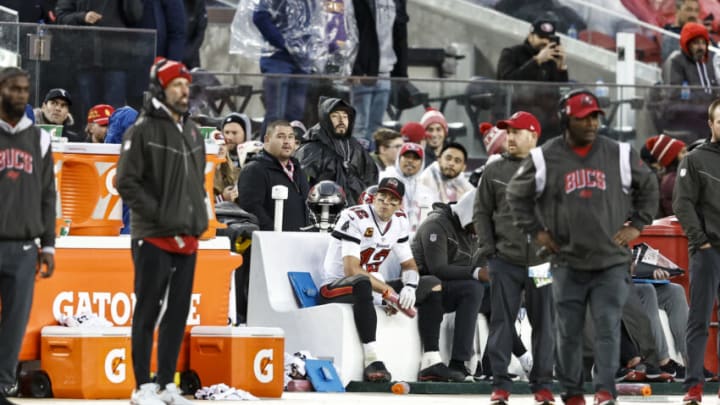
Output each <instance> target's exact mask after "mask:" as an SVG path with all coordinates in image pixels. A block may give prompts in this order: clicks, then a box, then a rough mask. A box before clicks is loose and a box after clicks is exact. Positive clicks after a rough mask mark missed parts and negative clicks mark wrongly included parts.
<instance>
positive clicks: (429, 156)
mask: <svg viewBox="0 0 720 405" xmlns="http://www.w3.org/2000/svg"><path fill="white" fill-rule="evenodd" d="M420 125H422V126H423V128H425V133H426V139H427V146H425V165H426V166H429V165H431V164H433V163H435V161H436V160H437V157H438V156H440V152H442V150H443V148H444V147H445V140H446V139H447V136H448V123H447V120H446V119H445V115H443V113H441V112H440V111H438V110H436V109H435V108H432V107H429V108H428V109H427V111H425V114H423V116H422V118H420ZM415 136H417V135H415Z"/></svg>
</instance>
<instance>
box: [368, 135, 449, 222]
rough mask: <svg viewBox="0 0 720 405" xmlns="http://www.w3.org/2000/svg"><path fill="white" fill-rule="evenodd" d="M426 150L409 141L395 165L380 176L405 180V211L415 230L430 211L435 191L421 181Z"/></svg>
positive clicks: (401, 149)
mask: <svg viewBox="0 0 720 405" xmlns="http://www.w3.org/2000/svg"><path fill="white" fill-rule="evenodd" d="M424 158H425V151H424V150H423V148H422V146H420V145H418V144H416V143H412V142H408V143H405V144H403V145H402V146H401V147H400V151H399V153H398V155H397V158H396V159H395V164H394V166H390V167H388V168H387V169H386V170H385V171H383V172H382V173H381V174H380V178H381V179H383V178H385V177H393V178H397V179H399V180H400V181H402V182H403V185H405V194H404V196H403V205H402V207H403V211H405V214H406V215H407V217H408V222H409V223H410V230H411V231H413V232H414V231H415V230H416V229H417V228H418V226H420V223H421V222H422V221H423V220H425V217H426V216H427V214H428V213H429V212H430V210H431V207H432V203H433V201H434V198H435V192H434V191H433V190H432V189H430V188H428V187H427V186H425V185H424V184H423V183H422V182H421V181H420V174H421V172H422V169H423V166H424V164H423V160H424Z"/></svg>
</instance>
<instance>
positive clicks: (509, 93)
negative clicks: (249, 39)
mask: <svg viewBox="0 0 720 405" xmlns="http://www.w3.org/2000/svg"><path fill="white" fill-rule="evenodd" d="M193 78H194V79H193V80H194V81H193V84H192V86H191V97H190V98H191V100H190V105H191V114H192V115H193V116H195V117H197V118H198V120H199V121H200V122H201V123H204V124H206V125H216V124H217V122H218V121H219V119H220V117H222V116H223V115H225V114H227V113H229V112H231V111H236V112H243V113H245V114H248V116H249V117H250V118H251V119H252V120H253V131H254V137H255V138H259V134H260V131H261V126H262V121H263V117H264V115H265V112H266V110H267V109H268V107H269V109H271V110H274V111H279V110H280V109H281V108H283V106H284V105H286V104H287V103H281V102H280V101H281V100H282V98H283V94H285V93H284V90H283V89H286V88H284V87H282V86H278V85H277V83H278V82H283V81H284V82H285V83H286V84H289V83H293V85H295V86H301V87H303V88H304V89H305V92H304V96H303V97H302V100H301V101H302V106H303V111H302V112H301V115H300V116H299V117H298V116H287V115H286V116H285V118H287V119H298V120H300V121H301V122H303V123H304V124H305V126H306V127H307V128H310V127H311V126H313V125H315V124H316V123H317V122H318V103H319V100H320V98H321V97H339V98H343V99H344V100H346V101H348V102H351V100H352V98H351V94H352V85H351V83H352V79H338V78H337V77H314V76H313V77H310V76H269V75H268V76H266V77H263V76H262V75H238V74H228V73H210V72H197V73H193ZM264 83H265V85H266V91H265V92H264V90H263V89H264V87H263V85H264ZM408 84H409V85H408ZM391 88H392V91H391V97H390V102H389V105H388V107H387V109H386V112H385V115H384V119H383V126H385V127H389V128H393V129H396V130H399V129H400V128H401V126H402V125H403V124H405V123H407V122H410V121H420V119H421V117H422V115H423V113H424V112H425V110H426V108H427V107H433V108H435V109H437V110H439V111H441V112H442V113H443V114H444V115H445V117H446V119H447V121H448V123H449V125H448V126H449V138H450V139H451V140H454V141H458V142H460V143H463V144H464V145H465V146H466V147H467V148H468V152H469V154H470V157H471V158H472V159H474V160H475V159H478V158H483V157H484V156H485V155H486V154H485V149H484V146H483V143H482V137H481V135H480V130H479V128H478V126H479V124H480V123H482V122H491V123H495V122H497V121H498V120H501V119H504V118H506V117H509V116H510V115H511V114H512V113H513V112H515V111H517V110H526V111H529V112H532V113H533V114H535V115H536V116H537V117H538V119H539V120H540V122H541V125H542V127H543V128H542V140H545V139H548V138H550V137H553V136H557V135H558V134H560V133H561V128H560V120H559V118H558V103H559V100H560V97H561V96H562V95H564V94H566V93H567V92H568V91H570V90H572V89H576V88H586V89H588V90H590V91H592V92H593V93H594V94H596V95H598V96H599V98H600V105H601V106H602V108H603V110H604V112H605V115H604V116H603V117H602V119H601V128H600V132H601V133H603V134H605V135H607V136H610V137H612V138H614V139H617V140H620V141H626V142H630V143H632V144H633V145H634V146H635V147H636V148H638V149H639V148H640V147H641V146H642V144H643V143H644V142H645V140H646V139H647V138H649V137H651V136H654V135H657V134H660V133H663V132H664V133H667V134H670V135H672V136H675V137H677V138H680V139H682V140H683V141H685V142H687V143H690V142H692V141H694V140H696V139H699V138H702V137H707V136H709V134H710V133H709V129H708V125H707V107H708V105H709V104H710V102H711V101H712V100H713V99H714V98H715V97H716V96H717V94H714V93H712V94H708V93H706V92H704V90H703V89H702V88H700V87H692V86H661V85H657V86H621V85H613V84H609V83H608V84H603V85H602V86H598V85H597V84H595V83H586V84H583V83H562V84H551V83H532V82H507V81H493V80H479V79H478V80H469V81H462V80H449V79H412V80H410V81H409V82H408V81H406V80H392V86H391Z"/></svg>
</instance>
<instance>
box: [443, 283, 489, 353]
mask: <svg viewBox="0 0 720 405" xmlns="http://www.w3.org/2000/svg"><path fill="white" fill-rule="evenodd" d="M484 290H485V288H484V287H483V285H482V284H481V283H480V282H479V281H476V280H446V281H443V282H442V303H443V310H444V311H445V312H446V313H448V312H455V329H454V331H453V344H452V354H451V356H450V358H451V359H452V360H459V361H468V360H470V357H472V355H473V340H474V338H475V329H476V327H477V315H478V311H479V310H480V304H482V299H483V292H484Z"/></svg>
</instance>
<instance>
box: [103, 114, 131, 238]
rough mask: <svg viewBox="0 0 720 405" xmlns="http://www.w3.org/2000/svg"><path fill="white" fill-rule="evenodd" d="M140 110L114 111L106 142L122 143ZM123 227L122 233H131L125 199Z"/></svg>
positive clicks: (128, 210)
mask: <svg viewBox="0 0 720 405" xmlns="http://www.w3.org/2000/svg"><path fill="white" fill-rule="evenodd" d="M137 117H138V112H137V110H135V109H134V108H132V107H129V106H125V107H120V108H118V109H117V110H115V112H113V113H112V115H111V116H110V119H109V120H108V126H107V133H106V134H105V143H115V144H117V143H122V139H123V135H125V131H127V129H128V128H130V127H131V126H132V124H134V123H135V120H136V119H137ZM122 212H123V213H122V220H123V227H122V228H120V234H121V235H129V234H130V207H128V206H127V204H125V202H124V201H123V205H122Z"/></svg>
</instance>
